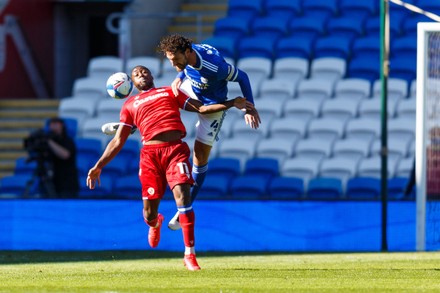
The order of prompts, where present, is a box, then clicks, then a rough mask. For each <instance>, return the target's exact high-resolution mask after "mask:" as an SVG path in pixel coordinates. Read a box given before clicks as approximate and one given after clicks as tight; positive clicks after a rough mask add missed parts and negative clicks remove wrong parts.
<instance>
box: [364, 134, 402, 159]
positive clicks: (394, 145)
mask: <svg viewBox="0 0 440 293" xmlns="http://www.w3.org/2000/svg"><path fill="white" fill-rule="evenodd" d="M408 145H409V143H407V142H403V141H401V140H399V139H395V138H389V139H388V140H387V148H388V150H387V151H388V152H387V156H388V158H389V159H391V160H398V161H400V159H402V158H404V157H406V156H407V153H408ZM381 149H382V141H381V140H380V139H376V140H375V141H373V144H372V145H371V149H370V151H371V155H372V156H380V154H381Z"/></svg>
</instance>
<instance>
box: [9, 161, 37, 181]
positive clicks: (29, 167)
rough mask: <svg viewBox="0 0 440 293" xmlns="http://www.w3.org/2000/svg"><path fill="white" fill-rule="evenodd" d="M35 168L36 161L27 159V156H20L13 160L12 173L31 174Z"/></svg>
mask: <svg viewBox="0 0 440 293" xmlns="http://www.w3.org/2000/svg"><path fill="white" fill-rule="evenodd" d="M36 168H37V161H35V160H32V161H28V158H26V157H21V158H18V159H16V160H15V168H14V175H26V176H32V175H33V174H34V171H35V169H36Z"/></svg>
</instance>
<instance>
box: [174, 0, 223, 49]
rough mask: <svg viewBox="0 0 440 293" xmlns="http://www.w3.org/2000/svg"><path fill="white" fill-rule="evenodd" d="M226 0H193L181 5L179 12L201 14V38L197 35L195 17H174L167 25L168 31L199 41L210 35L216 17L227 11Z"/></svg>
mask: <svg viewBox="0 0 440 293" xmlns="http://www.w3.org/2000/svg"><path fill="white" fill-rule="evenodd" d="M227 3H228V2H227V1H225V0H215V1H214V0H212V1H200V0H199V1H197V2H195V1H193V2H192V3H191V2H190V3H185V4H182V5H181V8H180V12H182V13H188V14H192V13H198V14H201V25H202V27H201V39H200V40H199V39H198V36H197V17H196V16H192V15H191V16H185V17H175V18H174V19H173V24H172V25H170V26H169V27H168V33H170V34H172V33H177V34H182V35H184V36H186V37H189V38H191V39H192V40H193V41H194V42H201V41H203V40H205V39H207V38H209V37H211V36H212V34H213V31H214V24H215V22H216V21H217V19H219V18H221V17H224V16H225V15H226V12H227V7H228V6H227Z"/></svg>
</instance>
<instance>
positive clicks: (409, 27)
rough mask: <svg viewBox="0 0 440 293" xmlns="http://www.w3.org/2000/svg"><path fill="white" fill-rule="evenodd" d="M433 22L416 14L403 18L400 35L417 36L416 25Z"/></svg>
mask: <svg viewBox="0 0 440 293" xmlns="http://www.w3.org/2000/svg"><path fill="white" fill-rule="evenodd" d="M417 1H418V0H417ZM433 21H434V20H432V19H431V18H429V17H427V16H425V15H422V14H418V13H415V14H413V15H410V16H408V17H405V18H404V19H403V21H402V26H403V30H402V34H403V35H406V36H417V23H419V22H433Z"/></svg>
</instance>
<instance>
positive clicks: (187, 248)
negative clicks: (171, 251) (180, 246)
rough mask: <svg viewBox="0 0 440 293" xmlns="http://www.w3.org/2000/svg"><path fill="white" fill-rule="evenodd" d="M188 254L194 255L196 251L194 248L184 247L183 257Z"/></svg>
mask: <svg viewBox="0 0 440 293" xmlns="http://www.w3.org/2000/svg"><path fill="white" fill-rule="evenodd" d="M188 254H196V249H195V248H194V246H191V247H187V246H185V255H188Z"/></svg>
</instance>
